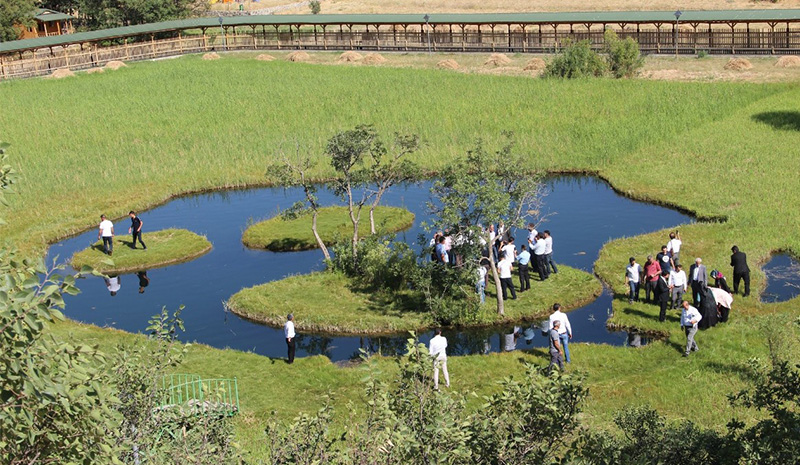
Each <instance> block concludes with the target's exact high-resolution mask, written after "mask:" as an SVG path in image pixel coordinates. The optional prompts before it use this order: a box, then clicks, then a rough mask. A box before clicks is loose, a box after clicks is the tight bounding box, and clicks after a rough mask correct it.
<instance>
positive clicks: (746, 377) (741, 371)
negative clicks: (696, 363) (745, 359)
mask: <svg viewBox="0 0 800 465" xmlns="http://www.w3.org/2000/svg"><path fill="white" fill-rule="evenodd" d="M705 365H706V366H707V367H708V368H710V369H712V370H714V371H717V372H719V373H726V374H730V375H735V376H738V377H739V379H741V380H742V381H745V382H753V381H755V380H756V378H757V376H756V373H755V372H753V370H752V369H751V368H750V367H749V366H747V364H746V363H742V362H730V363H725V362H719V361H709V362H706V363H705Z"/></svg>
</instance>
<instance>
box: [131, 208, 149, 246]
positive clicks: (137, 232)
mask: <svg viewBox="0 0 800 465" xmlns="http://www.w3.org/2000/svg"><path fill="white" fill-rule="evenodd" d="M128 216H130V217H131V227H130V228H128V234H131V235H132V237H133V241H132V242H131V248H132V249H135V248H136V239H137V238H138V239H139V243H140V244H142V248H143V249H144V250H147V246H146V245H144V241H143V240H142V225H143V224H144V222H143V221H142V220H141V219H139V217H138V216H136V212H134V211H133V210H131V211H130V212H129V213H128Z"/></svg>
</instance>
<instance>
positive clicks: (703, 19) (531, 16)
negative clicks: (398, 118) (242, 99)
mask: <svg viewBox="0 0 800 465" xmlns="http://www.w3.org/2000/svg"><path fill="white" fill-rule="evenodd" d="M48 11H51V10H48ZM56 13H57V12H53V14H56ZM57 14H62V15H63V13H57ZM425 16H426V14H425V13H420V14H393V15H380V14H377V15H366V14H357V15H262V16H247V15H245V16H232V17H230V16H229V17H203V18H190V19H183V20H176V21H165V22H160V23H151V24H140V25H137V26H124V27H117V28H112V29H103V30H98V31H89V32H78V33H74V34H65V35H60V36H50V37H39V38H34V39H24V40H14V41H10V42H4V43H0V53H9V52H18V51H23V50H30V49H37V48H45V47H54V46H66V45H70V44H77V43H84V42H92V41H97V40H106V39H115V38H121V37H131V36H137V35H146V34H154V33H158V32H164V31H173V30H185V29H198V28H212V27H219V26H220V22H219V21H220V19H222V21H223V24H224V25H225V26H261V25H266V26H281V25H284V26H285V25H339V24H343V25H370V26H375V25H394V24H424V23H425V22H426V21H425ZM427 16H428V21H427V22H428V23H429V24H433V25H437V24H464V25H476V24H622V23H625V24H636V23H639V24H656V23H672V22H675V12H673V11H594V12H571V13H492V14H431V15H427ZM46 17H48V18H53V19H50V20H51V21H53V20H55V17H54V16H46ZM68 17H69V15H65V18H64V19H66V18H68ZM680 21H681V22H683V23H746V22H749V23H771V22H775V23H779V22H787V21H789V22H800V9H793V10H789V9H787V10H714V11H685V12H682V14H681V17H680Z"/></svg>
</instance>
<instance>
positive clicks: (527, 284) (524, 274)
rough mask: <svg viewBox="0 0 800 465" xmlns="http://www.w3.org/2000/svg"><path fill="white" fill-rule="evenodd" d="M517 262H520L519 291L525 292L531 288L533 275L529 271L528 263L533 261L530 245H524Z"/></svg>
mask: <svg viewBox="0 0 800 465" xmlns="http://www.w3.org/2000/svg"><path fill="white" fill-rule="evenodd" d="M517 262H518V263H519V291H520V292H525V291H527V290H528V289H530V288H531V275H530V273H529V272H528V265H530V263H531V253H530V252H528V246H526V245H523V246H522V252H520V253H519V254H517Z"/></svg>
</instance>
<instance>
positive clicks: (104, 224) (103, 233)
mask: <svg viewBox="0 0 800 465" xmlns="http://www.w3.org/2000/svg"><path fill="white" fill-rule="evenodd" d="M97 238H98V239H103V252H105V253H106V254H108V255H111V254H112V253H113V252H114V223H112V222H111V221H109V220H107V219H106V215H100V229H99V230H98V231H97Z"/></svg>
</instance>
